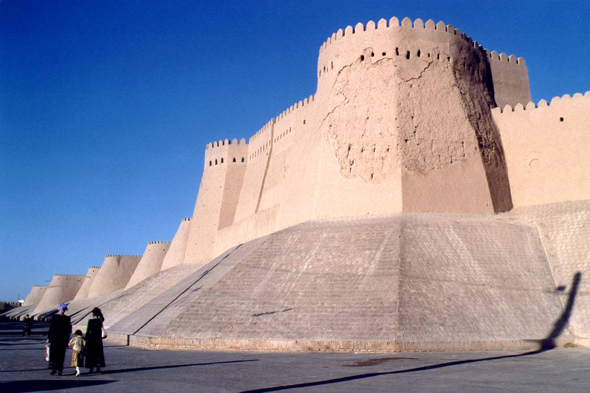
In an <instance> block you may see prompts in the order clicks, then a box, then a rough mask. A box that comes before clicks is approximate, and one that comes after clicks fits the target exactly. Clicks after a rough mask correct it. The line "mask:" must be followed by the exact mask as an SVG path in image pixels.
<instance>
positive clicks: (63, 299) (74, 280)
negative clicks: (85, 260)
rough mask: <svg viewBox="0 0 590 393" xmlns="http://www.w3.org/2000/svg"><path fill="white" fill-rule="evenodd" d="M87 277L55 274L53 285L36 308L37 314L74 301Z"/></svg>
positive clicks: (51, 284)
mask: <svg viewBox="0 0 590 393" xmlns="http://www.w3.org/2000/svg"><path fill="white" fill-rule="evenodd" d="M85 278H86V276H83V275H77V274H55V275H54V276H53V279H52V280H51V283H50V284H49V286H48V287H47V289H46V290H45V294H44V295H43V298H42V299H41V301H40V302H39V304H38V305H37V307H35V314H40V313H42V312H44V311H45V310H48V309H51V308H55V307H57V306H58V305H59V304H60V303H67V302H69V301H70V300H72V299H73V298H74V297H75V296H76V293H78V291H79V290H80V287H81V286H82V284H83V283H84V280H85Z"/></svg>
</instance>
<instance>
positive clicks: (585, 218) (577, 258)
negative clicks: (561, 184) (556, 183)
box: [504, 201, 590, 346]
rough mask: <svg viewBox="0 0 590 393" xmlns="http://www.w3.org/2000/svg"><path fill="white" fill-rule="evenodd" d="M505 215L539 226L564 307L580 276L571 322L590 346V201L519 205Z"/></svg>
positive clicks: (577, 333)
mask: <svg viewBox="0 0 590 393" xmlns="http://www.w3.org/2000/svg"><path fill="white" fill-rule="evenodd" d="M504 216H505V217H510V218H512V219H514V218H518V219H519V220H523V221H526V222H529V223H531V224H533V225H535V227H536V228H537V229H538V231H539V235H540V238H541V242H542V243H543V246H544V247H545V250H546V253H547V256H548V258H549V264H550V265H551V269H552V272H553V277H554V279H555V285H556V287H559V288H562V291H560V298H561V301H562V304H563V305H564V307H565V306H566V305H567V303H568V301H569V294H568V293H569V292H570V291H571V290H572V287H573V283H574V282H576V280H577V279H576V276H577V275H579V276H578V277H579V282H578V284H577V287H576V288H575V289H576V290H577V295H576V297H575V299H574V302H573V304H572V306H573V307H572V313H571V321H570V324H571V325H572V326H573V331H574V333H575V335H576V336H577V337H578V339H579V342H580V343H582V344H584V345H587V346H590V201H575V202H566V203H554V204H549V205H541V206H532V207H526V208H519V209H515V210H514V211H512V212H510V213H507V214H505V215H504Z"/></svg>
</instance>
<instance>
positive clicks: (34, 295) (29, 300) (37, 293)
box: [23, 285, 47, 306]
mask: <svg viewBox="0 0 590 393" xmlns="http://www.w3.org/2000/svg"><path fill="white" fill-rule="evenodd" d="M45 291H47V286H46V285H35V286H33V289H31V293H29V295H28V296H27V297H26V299H25V302H24V303H23V306H33V305H35V304H39V302H40V301H41V299H43V295H45Z"/></svg>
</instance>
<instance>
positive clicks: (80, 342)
mask: <svg viewBox="0 0 590 393" xmlns="http://www.w3.org/2000/svg"><path fill="white" fill-rule="evenodd" d="M74 334H75V336H74V337H73V338H72V339H71V340H70V344H69V346H70V347H72V349H73V353H72V367H76V377H77V376H79V375H80V367H81V366H82V365H83V364H84V355H83V351H84V336H82V332H81V331H80V330H76V332H75V333H74Z"/></svg>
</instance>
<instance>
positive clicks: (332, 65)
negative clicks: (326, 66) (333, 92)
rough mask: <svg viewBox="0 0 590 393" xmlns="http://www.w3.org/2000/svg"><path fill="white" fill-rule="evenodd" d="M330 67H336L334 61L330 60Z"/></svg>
mask: <svg viewBox="0 0 590 393" xmlns="http://www.w3.org/2000/svg"><path fill="white" fill-rule="evenodd" d="M330 67H332V69H334V62H333V61H331V62H330Z"/></svg>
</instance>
